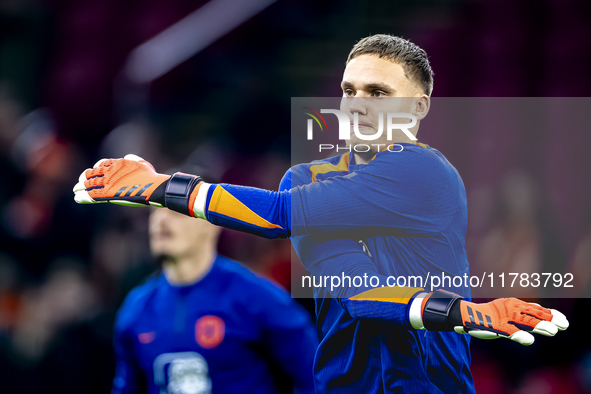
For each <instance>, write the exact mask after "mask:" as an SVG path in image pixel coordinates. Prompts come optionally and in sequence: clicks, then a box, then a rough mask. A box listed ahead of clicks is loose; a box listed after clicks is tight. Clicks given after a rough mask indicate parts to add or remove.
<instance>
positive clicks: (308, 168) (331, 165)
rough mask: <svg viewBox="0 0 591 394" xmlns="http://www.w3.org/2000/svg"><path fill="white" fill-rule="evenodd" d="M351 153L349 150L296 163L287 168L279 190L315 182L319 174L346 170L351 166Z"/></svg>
mask: <svg viewBox="0 0 591 394" xmlns="http://www.w3.org/2000/svg"><path fill="white" fill-rule="evenodd" d="M349 154H350V153H349V152H347V153H344V154H341V155H337V156H332V157H327V158H325V159H320V160H313V161H311V162H309V163H301V164H296V165H295V166H293V167H291V168H290V169H289V170H287V172H286V173H285V175H284V176H283V178H282V179H281V183H280V186H279V190H288V189H291V188H292V187H296V186H301V185H307V184H309V183H312V182H315V181H317V180H318V179H317V176H318V174H323V175H325V174H328V173H336V172H346V171H347V170H348V166H349Z"/></svg>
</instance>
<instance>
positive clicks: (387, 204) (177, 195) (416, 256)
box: [74, 35, 568, 393]
mask: <svg viewBox="0 0 591 394" xmlns="http://www.w3.org/2000/svg"><path fill="white" fill-rule="evenodd" d="M432 75H433V74H432V71H431V68H430V66H429V62H428V60H427V56H426V53H425V52H424V51H423V50H422V49H420V48H418V47H417V46H416V45H414V44H412V43H410V42H409V41H407V40H404V39H401V38H399V37H394V36H388V35H376V36H371V37H367V38H365V39H363V40H361V41H360V42H359V43H357V44H356V45H355V46H354V48H353V49H352V51H351V53H350V54H349V58H348V60H347V66H346V68H345V72H344V75H343V82H342V89H343V96H344V97H345V98H350V99H349V100H347V99H345V100H344V101H343V106H342V108H341V110H343V111H345V112H346V113H348V114H350V117H351V118H352V117H353V114H357V116H358V117H359V124H360V131H361V133H366V134H370V133H371V134H374V133H375V130H377V127H378V125H377V123H378V117H377V116H376V115H377V112H378V111H377V110H376V107H375V106H374V105H370V104H369V103H370V100H368V99H369V98H378V97H401V98H406V99H404V100H402V101H401V102H402V105H401V108H400V110H399V111H398V112H407V113H411V114H413V115H414V116H415V117H416V118H417V119H418V120H419V122H417V124H416V126H414V127H413V128H412V129H410V130H411V132H412V133H413V134H414V135H416V133H417V132H418V127H419V124H420V120H421V119H423V118H424V117H425V116H426V115H427V113H428V111H429V106H430V94H431V90H432V86H433V77H432ZM356 138H358V137H356V136H353V137H352V138H351V141H350V143H351V144H352V145H353V144H355V143H356V142H359V141H357V140H356ZM375 142H377V143H380V142H381V143H382V146H384V144H385V143H386V142H387V143H392V142H395V143H397V144H398V145H399V146H402V147H403V150H402V151H400V152H397V153H391V152H389V151H388V150H385V151H382V152H378V151H376V150H373V151H371V150H370V151H369V152H365V153H353V152H351V153H346V154H344V155H340V156H336V157H333V158H329V159H326V160H322V161H315V162H312V163H309V164H303V165H298V166H295V167H293V168H292V169H290V171H288V172H287V173H286V175H285V177H284V179H283V180H282V183H281V187H280V191H279V192H272V191H267V190H260V189H256V188H249V187H242V186H236V185H228V184H207V183H205V182H202V181H201V179H200V178H199V177H197V176H191V175H187V174H181V173H177V174H174V175H173V176H169V175H164V174H158V173H156V172H155V171H154V169H153V167H152V166H151V165H150V164H149V163H147V162H146V161H143V160H141V159H140V158H138V157H134V156H126V159H117V160H113V159H110V160H102V161H100V162H98V163H97V164H96V165H95V167H94V168H93V169H89V170H86V171H84V172H83V173H82V174H81V176H80V179H79V183H78V184H77V185H76V186H75V187H74V192H75V199H76V201H77V202H79V203H95V202H115V203H122V204H127V205H153V206H160V207H167V208H169V209H172V210H175V211H178V212H181V213H184V214H186V215H190V216H194V217H197V218H201V219H206V220H208V221H210V222H211V223H214V224H216V225H221V226H224V227H228V228H233V229H237V230H242V231H247V232H250V233H253V234H257V235H260V236H264V237H269V238H277V237H291V239H292V242H293V244H294V248H295V249H296V251H297V253H298V255H299V257H300V259H301V261H302V263H303V264H304V266H305V267H306V269H307V270H308V271H309V272H310V273H311V274H312V275H329V276H332V275H338V276H340V274H341V273H344V274H345V275H347V276H351V277H354V276H358V275H361V276H363V275H364V274H366V275H370V276H377V277H379V278H382V279H385V277H386V276H389V275H394V276H409V275H421V276H423V277H425V276H426V275H427V274H428V273H441V272H444V273H446V274H447V275H450V276H462V275H464V274H467V273H468V262H467V257H466V250H465V233H466V226H467V209H466V194H465V189H464V185H463V183H462V180H461V178H460V176H459V174H458V173H457V171H456V170H455V168H454V167H453V166H452V165H451V164H450V163H449V162H448V161H447V160H446V159H445V157H444V156H443V155H441V153H439V152H438V151H436V150H435V149H432V148H430V147H428V146H426V145H423V144H419V143H416V142H415V141H414V140H413V139H411V138H409V137H408V135H406V134H404V133H402V132H400V134H398V135H396V134H394V139H393V140H389V141H383V140H378V141H375ZM376 145H377V146H378V147H379V145H380V144H375V145H373V146H376ZM359 241H362V244H363V248H362V247H361V246H359V245H360V244H359ZM381 283H382V284H385V283H386V282H385V281H384V282H381ZM459 292H460V294H459V295H458V294H454V293H450V292H446V291H444V290H438V291H436V292H435V293H432V294H431V293H429V294H427V293H425V292H424V291H423V289H421V288H410V287H394V288H390V287H387V286H384V287H377V288H375V289H367V288H347V287H343V288H337V289H333V291H332V292H327V291H326V290H317V291H316V294H315V298H316V301H317V308H316V309H317V316H318V332H319V336H320V338H319V339H320V346H319V349H318V351H317V353H316V358H315V363H314V374H315V383H316V391H317V392H322V393H324V392H338V393H358V392H366V393H382V392H385V391H403V392H429V393H436V392H464V393H470V392H474V385H473V380H472V376H471V373H470V370H469V366H470V352H469V337H468V336H466V335H458V334H457V333H460V334H465V333H468V334H470V335H471V336H474V337H478V338H496V337H506V338H510V339H512V340H514V341H516V342H519V343H521V344H525V345H529V344H531V343H532V342H533V336H532V335H531V334H530V332H533V333H537V334H542V335H548V336H552V335H554V334H556V332H557V331H558V330H559V329H561V330H562V329H566V328H567V327H568V322H567V320H566V318H565V317H564V315H562V314H561V313H560V312H557V311H554V310H549V309H546V308H543V307H540V306H537V305H533V304H528V303H525V302H522V301H520V300H516V299H499V300H495V301H493V302H491V303H487V304H476V303H472V302H469V301H468V300H469V297H470V293H469V289H459ZM324 296H330V298H325V297H324ZM462 297H464V299H462ZM424 329H426V330H424ZM454 331H455V332H454Z"/></svg>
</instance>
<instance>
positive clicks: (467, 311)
mask: <svg viewBox="0 0 591 394" xmlns="http://www.w3.org/2000/svg"><path fill="white" fill-rule="evenodd" d="M415 302H417V304H415ZM413 310H414V312H413ZM418 311H420V315H419V313H417V312H418ZM410 320H411V324H412V326H413V327H414V328H416V329H420V328H425V329H427V330H432V331H452V330H453V331H455V332H457V333H459V334H470V335H471V336H473V337H475V338H480V339H495V338H509V339H511V340H512V341H515V342H518V343H520V344H522V345H531V344H532V343H534V336H533V335H532V334H531V333H534V334H541V335H544V336H548V337H552V336H554V335H555V334H556V333H557V332H558V331H559V330H560V331H564V330H566V329H567V328H568V325H569V323H568V320H567V319H566V317H565V316H564V314H562V313H561V312H559V311H557V310H555V309H547V308H544V307H541V306H540V305H538V304H530V303H527V302H525V301H521V300H518V299H516V298H499V299H496V300H494V301H491V302H488V303H485V304H477V303H474V302H468V301H464V300H463V299H462V297H460V296H459V295H457V294H454V293H450V292H448V291H445V290H437V291H436V292H434V293H431V294H428V295H426V296H425V297H424V298H420V297H417V298H416V299H415V300H414V301H413V305H411V310H410Z"/></svg>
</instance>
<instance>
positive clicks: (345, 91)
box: [343, 89, 355, 97]
mask: <svg viewBox="0 0 591 394" xmlns="http://www.w3.org/2000/svg"><path fill="white" fill-rule="evenodd" d="M343 93H345V96H347V97H351V96H355V92H353V91H352V90H351V89H345V90H344V91H343Z"/></svg>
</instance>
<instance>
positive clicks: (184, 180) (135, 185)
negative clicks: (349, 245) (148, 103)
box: [74, 155, 568, 344]
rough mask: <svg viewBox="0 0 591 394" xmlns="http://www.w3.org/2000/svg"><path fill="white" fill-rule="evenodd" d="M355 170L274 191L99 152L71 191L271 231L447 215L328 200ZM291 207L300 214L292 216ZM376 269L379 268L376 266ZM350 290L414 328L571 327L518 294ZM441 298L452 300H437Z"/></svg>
mask: <svg viewBox="0 0 591 394" xmlns="http://www.w3.org/2000/svg"><path fill="white" fill-rule="evenodd" d="M365 174H369V176H372V175H371V173H369V172H366V173H363V174H362V175H363V176H365ZM350 175H353V174H350ZM352 178H353V177H352V176H345V177H340V178H339V179H342V181H339V182H335V181H333V180H328V181H324V182H315V183H314V184H311V185H305V186H301V187H298V188H294V189H291V190H288V191H283V192H271V191H267V190H262V189H256V188H248V187H242V186H234V185H209V184H206V183H204V182H202V181H201V179H200V178H199V177H196V176H192V175H187V174H181V173H177V174H174V175H173V176H172V177H171V176H168V175H163V174H158V173H156V171H155V170H154V168H153V167H152V165H150V163H148V162H146V161H145V160H143V159H141V158H139V157H137V156H134V155H128V156H126V158H125V159H114V160H101V161H99V162H98V163H97V164H96V165H95V166H94V168H93V169H88V170H86V171H84V172H83V173H82V174H81V175H80V178H79V182H78V183H77V184H76V186H74V193H75V200H76V202H78V203H82V204H85V203H86V204H90V203H96V202H112V203H117V204H123V205H135V206H141V205H153V206H159V207H168V208H170V209H173V210H175V211H178V212H181V213H184V214H187V215H191V216H195V217H200V218H203V219H207V220H209V221H210V222H212V223H214V224H217V225H221V226H224V227H228V228H232V229H237V230H242V231H247V232H250V233H253V234H256V235H260V236H265V237H269V238H279V237H288V236H290V235H301V234H305V233H306V232H308V231H310V230H319V231H331V230H334V229H333V228H332V227H334V226H337V228H335V229H336V230H342V229H343V226H345V227H346V224H345V223H344V221H343V219H342V218H341V219H338V215H337V216H336V217H337V219H336V220H335V221H331V220H326V219H327V218H329V217H331V216H330V215H329V214H331V212H333V211H335V210H336V212H338V213H339V215H340V216H343V215H342V212H347V215H349V216H351V215H355V218H351V217H349V220H346V222H347V223H353V224H352V225H353V226H363V227H367V225H368V224H369V225H370V226H373V225H375V224H372V223H376V219H381V220H378V223H390V222H394V225H393V226H402V227H409V226H410V227H414V230H415V231H416V230H421V229H422V230H426V229H428V228H429V226H439V225H441V223H439V221H440V220H442V219H440V218H443V217H445V215H438V216H435V217H431V218H428V217H425V218H423V217H420V216H413V215H412V214H407V213H405V210H401V211H400V212H392V211H390V210H389V209H388V208H384V207H383V206H381V205H370V209H363V210H355V209H351V210H347V209H346V207H344V206H341V205H335V204H331V201H330V200H328V201H323V198H324V197H322V198H321V197H320V196H324V195H325V194H323V193H325V192H330V193H333V194H334V193H337V194H338V193H339V190H341V192H345V191H346V190H347V189H346V188H347V187H349V186H351V185H354V184H355V183H356V182H358V181H359V179H352ZM351 182H353V183H351ZM350 183H351V184H350ZM335 185H336V186H335ZM343 185H344V186H343ZM335 187H336V189H335ZM316 188H318V190H316ZM333 189H334V190H333ZM400 189H405V188H400ZM302 193H304V195H306V196H308V197H309V198H313V197H311V196H314V195H316V196H317V197H316V199H314V202H313V203H312V204H311V207H307V205H306V204H305V203H303V202H302V201H304V200H305V198H302V197H301V196H302ZM427 194H429V193H427ZM298 195H299V196H300V197H299V198H300V199H299V200H297V201H300V202H299V203H297V204H299V205H300V208H299V209H295V210H293V211H292V209H291V204H292V197H293V196H298ZM348 197H354V198H347V201H348V204H352V207H355V206H364V208H365V205H363V204H364V203H367V202H369V201H368V198H367V196H364V195H363V193H357V194H354V195H352V196H348ZM399 200H400V201H403V200H405V199H404V198H400V199H399ZM306 207H307V208H306ZM307 209H311V210H312V211H313V212H316V213H318V217H320V218H324V219H325V221H324V222H323V221H322V220H321V221H318V220H320V219H312V218H313V217H315V216H314V215H309V216H308V217H307V216H306V215H305V211H306V210H307ZM448 209H450V207H449V206H447V205H444V206H442V207H438V210H436V211H437V212H445V211H446V210H448ZM380 212H381V215H383V214H384V213H389V215H388V216H387V219H388V220H386V221H384V220H383V218H379V216H380ZM292 214H293V215H294V216H296V219H293V220H290V219H291V216H292ZM300 214H301V216H299V217H298V215H300ZM334 217H335V215H333V218H334ZM313 220H316V222H314V223H316V225H311V223H312V221H313ZM341 222H342V223H341ZM331 223H332V224H331ZM443 224H445V223H443ZM386 225H388V224H385V226H386ZM351 242H354V241H351ZM355 257H359V256H347V258H349V259H352V260H350V261H349V262H348V263H345V265H341V263H342V261H340V262H339V265H335V266H336V267H338V271H339V273H340V272H344V271H343V270H344V269H346V267H350V269H351V270H358V269H359V266H360V260H359V259H355ZM368 259H369V258H368ZM370 261H371V259H370ZM329 262H330V258H327V259H325V264H329ZM322 265H324V264H322ZM343 267H345V268H343ZM374 270H375V267H374ZM367 273H368V274H369V272H367ZM375 273H376V275H379V274H378V273H377V270H375ZM350 290H351V289H348V290H346V289H345V290H341V291H345V293H347V294H346V295H345V294H343V295H341V296H340V297H341V298H344V301H343V307H344V308H346V310H347V311H348V312H349V313H350V314H351V316H353V317H356V318H360V319H363V318H372V319H379V320H385V321H390V322H392V323H396V324H408V325H411V326H412V327H413V328H415V329H421V328H426V329H433V330H443V331H445V330H447V331H452V330H453V331H456V332H461V333H468V334H471V335H473V336H475V337H479V338H495V337H509V338H511V339H513V340H515V341H517V342H520V343H522V344H531V343H532V342H533V336H532V335H531V334H529V332H534V333H539V334H543V335H554V334H556V332H557V331H558V330H564V329H566V328H567V327H568V321H567V320H566V318H565V317H564V315H563V314H562V313H560V312H557V311H553V310H550V309H546V308H542V307H540V306H537V305H533V304H528V303H525V302H523V301H520V300H516V299H498V300H495V301H493V302H491V303H488V304H475V303H470V302H467V301H464V300H461V297H460V296H458V295H455V294H453V293H451V294H452V295H451V296H450V295H445V294H443V293H441V291H438V292H435V293H432V294H431V293H429V294H426V293H423V294H421V293H422V289H420V288H408V287H392V288H390V287H380V288H375V289H370V290H367V291H364V292H362V293H359V294H350V293H349V291H350ZM441 299H444V300H445V299H447V300H448V301H447V303H446V302H440V300H441Z"/></svg>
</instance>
